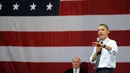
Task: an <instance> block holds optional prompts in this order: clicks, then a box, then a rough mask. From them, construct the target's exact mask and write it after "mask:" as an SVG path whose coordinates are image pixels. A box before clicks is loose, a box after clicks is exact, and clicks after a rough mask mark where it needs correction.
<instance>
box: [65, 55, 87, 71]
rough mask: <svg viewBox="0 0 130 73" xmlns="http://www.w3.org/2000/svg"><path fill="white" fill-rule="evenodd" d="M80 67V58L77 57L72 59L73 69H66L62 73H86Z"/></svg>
mask: <svg viewBox="0 0 130 73" xmlns="http://www.w3.org/2000/svg"><path fill="white" fill-rule="evenodd" d="M80 65H81V62H80V58H79V57H74V58H73V59H72V66H73V68H71V69H68V70H67V71H65V72H64V73H87V72H85V71H84V70H82V69H81V68H80Z"/></svg>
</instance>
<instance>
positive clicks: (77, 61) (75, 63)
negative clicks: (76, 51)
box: [72, 57, 81, 68]
mask: <svg viewBox="0 0 130 73" xmlns="http://www.w3.org/2000/svg"><path fill="white" fill-rule="evenodd" d="M72 65H73V68H80V65H81V62H80V58H79V57H74V58H73V59H72Z"/></svg>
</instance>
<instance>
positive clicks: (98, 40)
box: [97, 37, 103, 46]
mask: <svg viewBox="0 0 130 73" xmlns="http://www.w3.org/2000/svg"><path fill="white" fill-rule="evenodd" d="M97 42H98V43H99V44H102V43H103V42H102V39H100V38H99V37H97ZM99 44H97V45H98V46H100V45H99Z"/></svg>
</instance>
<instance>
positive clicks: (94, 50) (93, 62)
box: [90, 47, 96, 64]
mask: <svg viewBox="0 0 130 73" xmlns="http://www.w3.org/2000/svg"><path fill="white" fill-rule="evenodd" d="M95 52H96V47H94V49H93V53H92V54H91V56H90V63H91V64H95V63H96V60H95V61H92V57H93V55H94V53H95Z"/></svg>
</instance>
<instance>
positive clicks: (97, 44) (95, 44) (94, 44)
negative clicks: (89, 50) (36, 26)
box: [92, 42, 104, 47]
mask: <svg viewBox="0 0 130 73" xmlns="http://www.w3.org/2000/svg"><path fill="white" fill-rule="evenodd" d="M92 45H93V46H96V47H103V46H104V44H100V43H98V42H92Z"/></svg>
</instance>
